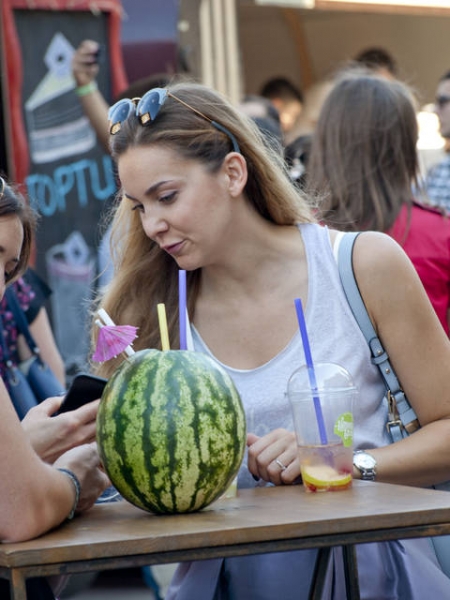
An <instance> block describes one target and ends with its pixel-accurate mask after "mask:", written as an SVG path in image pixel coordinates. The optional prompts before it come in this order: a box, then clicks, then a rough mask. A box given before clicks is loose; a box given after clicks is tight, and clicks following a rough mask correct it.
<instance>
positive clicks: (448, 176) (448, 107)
mask: <svg viewBox="0 0 450 600" xmlns="http://www.w3.org/2000/svg"><path fill="white" fill-rule="evenodd" d="M434 105H435V111H436V114H437V116H438V119H439V127H440V132H441V136H442V137H443V138H444V140H445V142H446V147H445V150H446V155H445V157H444V159H443V160H442V161H441V162H439V163H438V164H437V165H435V166H434V167H432V168H431V169H430V170H429V171H428V173H427V175H426V176H425V182H424V187H425V191H426V193H427V196H428V198H429V200H430V201H431V202H432V203H433V204H436V205H437V206H440V207H442V208H444V209H445V210H446V212H448V213H450V153H449V150H450V71H447V73H445V74H444V75H443V76H442V77H441V78H440V80H439V82H438V86H437V90H436V98H435V102H434Z"/></svg>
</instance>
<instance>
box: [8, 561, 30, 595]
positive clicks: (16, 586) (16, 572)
mask: <svg viewBox="0 0 450 600" xmlns="http://www.w3.org/2000/svg"><path fill="white" fill-rule="evenodd" d="M10 588H11V591H10V597H11V600H27V587H26V582H25V577H24V575H23V573H22V572H21V571H20V569H11V579H10Z"/></svg>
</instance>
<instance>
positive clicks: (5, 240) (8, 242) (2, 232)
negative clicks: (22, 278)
mask: <svg viewBox="0 0 450 600" xmlns="http://www.w3.org/2000/svg"><path fill="white" fill-rule="evenodd" d="M22 243H23V227H22V223H21V221H20V219H19V218H18V217H16V216H15V215H11V216H6V217H0V268H1V273H2V276H1V277H0V298H3V294H4V293H5V287H6V281H7V279H8V275H9V274H10V273H11V272H12V271H13V270H14V269H15V268H16V266H17V263H18V262H19V259H20V251H21V249H22Z"/></svg>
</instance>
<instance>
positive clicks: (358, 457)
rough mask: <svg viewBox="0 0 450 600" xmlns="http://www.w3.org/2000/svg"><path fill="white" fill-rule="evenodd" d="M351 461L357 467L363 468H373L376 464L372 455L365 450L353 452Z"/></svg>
mask: <svg viewBox="0 0 450 600" xmlns="http://www.w3.org/2000/svg"><path fill="white" fill-rule="evenodd" d="M353 462H354V464H355V465H356V466H357V467H361V468H363V469H373V467H375V466H376V464H377V462H376V460H375V459H374V457H373V456H371V455H370V454H367V453H366V452H361V453H357V454H355V456H354V459H353Z"/></svg>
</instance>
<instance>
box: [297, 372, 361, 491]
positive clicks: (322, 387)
mask: <svg viewBox="0 0 450 600" xmlns="http://www.w3.org/2000/svg"><path fill="white" fill-rule="evenodd" d="M315 372H316V378H317V388H316V389H314V390H312V389H311V387H310V380H309V377H308V373H307V369H306V367H300V368H299V369H297V370H296V371H294V373H293V374H292V376H291V378H290V379H289V382H288V389H287V393H288V397H289V400H290V403H291V408H292V415H293V420H294V427H295V432H296V436H297V446H298V452H299V458H300V469H301V474H302V479H303V484H304V486H305V488H306V490H307V491H309V492H326V491H340V490H346V489H348V488H349V487H350V486H351V483H352V471H353V406H354V402H355V400H356V399H357V396H358V390H357V388H356V386H355V385H354V383H353V380H352V378H351V376H350V374H349V373H348V371H346V370H345V369H344V368H343V367H341V366H340V365H337V364H334V363H318V364H317V365H315ZM318 403H319V404H320V411H321V419H322V421H321V427H320V426H319V420H318V415H317V405H318ZM324 438H325V439H324Z"/></svg>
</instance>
